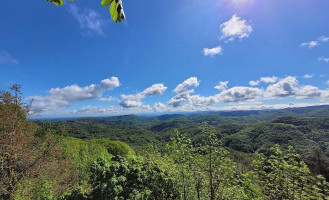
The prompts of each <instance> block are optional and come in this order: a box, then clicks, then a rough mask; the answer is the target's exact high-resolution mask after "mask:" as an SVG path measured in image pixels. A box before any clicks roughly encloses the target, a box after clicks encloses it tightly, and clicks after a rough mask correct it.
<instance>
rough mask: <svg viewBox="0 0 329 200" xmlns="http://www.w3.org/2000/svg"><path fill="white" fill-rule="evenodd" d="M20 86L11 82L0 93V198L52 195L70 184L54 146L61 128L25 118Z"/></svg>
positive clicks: (26, 108) (26, 110)
mask: <svg viewBox="0 0 329 200" xmlns="http://www.w3.org/2000/svg"><path fill="white" fill-rule="evenodd" d="M20 88H21V87H20V85H13V86H12V87H11V92H3V93H1V94H0V199H9V200H11V199H14V198H15V199H20V198H19V197H20V196H21V197H22V198H21V199H24V198H25V199H26V198H29V197H30V198H31V199H38V196H39V197H40V195H43V194H45V195H48V194H51V193H53V194H52V196H54V197H56V196H57V195H58V194H60V193H62V192H63V191H65V190H66V189H67V187H70V186H71V184H74V183H73V182H74V181H73V180H74V179H73V176H72V173H70V172H69V171H70V162H69V161H68V160H67V159H63V158H62V157H61V155H62V154H61V150H60V149H59V147H58V144H59V143H60V142H61V140H62V138H64V137H63V133H64V132H65V130H64V129H58V130H57V131H54V130H50V129H49V127H48V126H47V125H46V126H43V127H38V126H37V125H36V124H35V123H33V122H31V121H28V120H27V115H28V113H29V105H27V104H25V103H24V102H23V101H22V97H21V92H20ZM64 166H65V167H64ZM64 180H72V182H71V181H67V182H64ZM39 186H40V187H39ZM50 188H51V189H52V191H50ZM45 190H47V193H42V192H40V191H45ZM27 193H28V194H27ZM24 196H25V197H24ZM23 197H24V198H23Z"/></svg>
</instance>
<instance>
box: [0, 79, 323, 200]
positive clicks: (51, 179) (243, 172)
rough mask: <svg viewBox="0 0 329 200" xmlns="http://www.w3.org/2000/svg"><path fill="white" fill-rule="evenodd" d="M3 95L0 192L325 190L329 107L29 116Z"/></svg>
mask: <svg viewBox="0 0 329 200" xmlns="http://www.w3.org/2000/svg"><path fill="white" fill-rule="evenodd" d="M29 109H30V105H28V104H25V103H24V101H23V100H22V97H21V93H20V86H18V85H14V86H13V87H12V88H11V91H9V92H2V93H1V94H0V199H4V200H7V199H10V200H11V199H17V200H19V199H22V200H25V199H36V200H52V199H54V200H83V199H85V200H91V199H118V200H119V199H183V200H187V199H210V200H215V199H223V200H224V199H226V200H231V199H234V200H235V199H237V200H238V199H245V200H249V199H259V200H260V199H270V200H281V199H298V200H299V199H314V200H315V199H329V183H328V181H329V117H328V116H329V107H327V106H319V107H309V108H296V109H285V110H274V111H271V110H268V111H234V112H211V113H194V114H186V115H185V114H173V115H170V114H167V115H162V116H157V117H139V116H135V115H127V116H119V117H107V118H81V119H74V120H68V119H66V120H59V119H57V120H28V115H29V113H30V112H29Z"/></svg>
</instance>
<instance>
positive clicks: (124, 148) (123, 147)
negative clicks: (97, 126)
mask: <svg viewBox="0 0 329 200" xmlns="http://www.w3.org/2000/svg"><path fill="white" fill-rule="evenodd" d="M90 143H96V144H99V145H102V146H104V147H105V148H106V149H107V151H108V153H110V154H112V155H115V156H116V155H120V156H125V155H128V154H132V155H135V152H134V150H132V149H131V148H130V146H128V145H127V144H126V143H124V142H121V141H110V140H107V139H93V140H90Z"/></svg>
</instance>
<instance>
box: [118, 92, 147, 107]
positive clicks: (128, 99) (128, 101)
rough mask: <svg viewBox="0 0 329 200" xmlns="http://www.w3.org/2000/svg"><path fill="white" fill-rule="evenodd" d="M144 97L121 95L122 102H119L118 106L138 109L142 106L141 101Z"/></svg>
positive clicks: (139, 95)
mask: <svg viewBox="0 0 329 200" xmlns="http://www.w3.org/2000/svg"><path fill="white" fill-rule="evenodd" d="M144 97H145V96H144V95H142V94H130V95H124V94H122V95H121V98H122V101H121V102H120V105H121V106H122V107H125V108H131V107H140V106H142V104H143V103H142V99H143V98H144Z"/></svg>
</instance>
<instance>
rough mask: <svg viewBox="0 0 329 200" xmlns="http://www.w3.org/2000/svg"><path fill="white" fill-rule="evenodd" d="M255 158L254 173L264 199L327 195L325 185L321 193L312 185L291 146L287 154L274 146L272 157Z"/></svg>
mask: <svg viewBox="0 0 329 200" xmlns="http://www.w3.org/2000/svg"><path fill="white" fill-rule="evenodd" d="M257 156H258V158H257V160H256V161H255V166H256V171H257V173H258V176H259V179H260V184H261V185H263V187H262V190H263V194H264V195H265V197H266V199H273V200H276V199H278V200H279V199H298V200H299V199H319V198H321V197H323V196H325V195H327V194H328V193H327V191H328V187H327V185H326V184H324V189H323V193H322V192H321V189H319V188H318V187H317V185H316V184H314V178H313V177H312V176H311V173H310V170H309V169H308V167H307V165H306V164H305V163H304V162H303V161H302V160H301V157H300V155H298V154H296V153H295V152H294V150H293V148H292V147H291V146H290V147H289V149H288V152H287V154H283V152H282V151H281V150H280V148H279V146H278V145H276V149H275V154H274V155H271V156H270V157H265V156H264V155H262V154H258V155H257ZM321 185H322V184H321Z"/></svg>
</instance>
